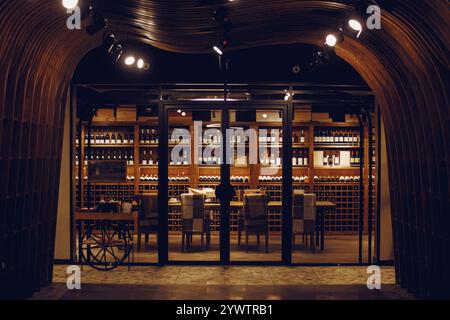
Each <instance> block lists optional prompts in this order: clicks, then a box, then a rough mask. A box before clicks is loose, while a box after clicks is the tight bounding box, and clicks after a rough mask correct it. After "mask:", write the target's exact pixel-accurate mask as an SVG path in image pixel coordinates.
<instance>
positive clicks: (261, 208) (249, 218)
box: [238, 194, 269, 253]
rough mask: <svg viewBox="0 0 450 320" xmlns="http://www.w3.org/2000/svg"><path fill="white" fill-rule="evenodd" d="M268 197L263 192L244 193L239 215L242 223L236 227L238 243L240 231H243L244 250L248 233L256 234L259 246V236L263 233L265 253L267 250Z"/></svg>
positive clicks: (246, 246)
mask: <svg viewBox="0 0 450 320" xmlns="http://www.w3.org/2000/svg"><path fill="white" fill-rule="evenodd" d="M268 212H269V210H268V198H267V197H266V196H265V195H263V194H246V195H244V206H243V208H242V212H240V214H239V215H240V217H241V219H242V224H240V226H239V227H238V244H239V245H240V244H241V232H242V231H245V251H248V240H249V235H250V234H252V233H253V234H256V240H257V244H258V246H259V236H260V234H264V236H265V244H266V248H265V249H266V253H268V252H269V228H268V227H269V226H268V216H269V214H268Z"/></svg>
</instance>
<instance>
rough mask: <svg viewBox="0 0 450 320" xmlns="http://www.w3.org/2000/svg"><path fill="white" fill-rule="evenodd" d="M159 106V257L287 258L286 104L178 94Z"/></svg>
mask: <svg viewBox="0 0 450 320" xmlns="http://www.w3.org/2000/svg"><path fill="white" fill-rule="evenodd" d="M160 111H161V112H160V114H162V115H163V117H162V119H161V120H162V121H161V122H160V132H162V134H161V135H160V146H159V149H158V152H159V159H160V165H159V168H158V170H159V205H160V219H161V221H163V223H162V224H161V225H160V228H161V230H160V239H159V243H160V246H159V259H160V260H159V261H160V262H161V263H164V262H166V261H168V262H170V263H192V264H199V263H209V264H214V263H220V264H228V263H230V262H231V263H239V262H243V263H248V262H256V263H258V262H260V263H282V262H285V263H289V262H290V260H289V259H290V244H291V242H290V237H291V235H290V232H289V230H290V227H289V224H290V223H291V222H290V214H288V215H286V214H282V212H290V210H286V208H287V207H286V206H289V201H290V197H289V196H287V197H286V196H285V195H283V190H290V189H291V174H290V170H291V161H290V160H288V159H290V158H289V150H290V142H289V139H288V137H289V136H290V132H289V131H290V129H289V128H288V127H287V125H286V124H287V123H288V122H287V121H286V120H287V108H286V107H283V106H281V107H280V106H268V105H267V106H261V105H259V106H256V105H239V106H237V105H236V104H231V103H227V102H220V105H219V104H217V103H216V104H213V103H211V102H196V103H195V104H193V103H192V102H189V103H181V102H177V104H176V105H162V106H161V109H160ZM163 132H166V133H167V134H163ZM255 209H256V210H255Z"/></svg>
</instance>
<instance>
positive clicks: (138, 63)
mask: <svg viewBox="0 0 450 320" xmlns="http://www.w3.org/2000/svg"><path fill="white" fill-rule="evenodd" d="M136 66H137V67H138V69H142V68H144V59H142V58H140V59H138V61H137V63H136Z"/></svg>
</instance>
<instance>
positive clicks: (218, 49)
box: [213, 45, 223, 56]
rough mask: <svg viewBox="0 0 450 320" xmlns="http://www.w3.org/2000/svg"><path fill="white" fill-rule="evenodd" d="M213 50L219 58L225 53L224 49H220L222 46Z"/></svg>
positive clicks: (214, 47) (217, 46)
mask: <svg viewBox="0 0 450 320" xmlns="http://www.w3.org/2000/svg"><path fill="white" fill-rule="evenodd" d="M213 50H214V51H215V52H216V53H217V54H218V55H219V56H221V55H223V51H222V48H221V47H220V45H216V46H213Z"/></svg>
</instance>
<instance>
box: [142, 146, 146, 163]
mask: <svg viewBox="0 0 450 320" xmlns="http://www.w3.org/2000/svg"><path fill="white" fill-rule="evenodd" d="M142 164H143V165H144V166H146V165H147V152H146V151H145V150H144V155H143V156H142Z"/></svg>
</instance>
